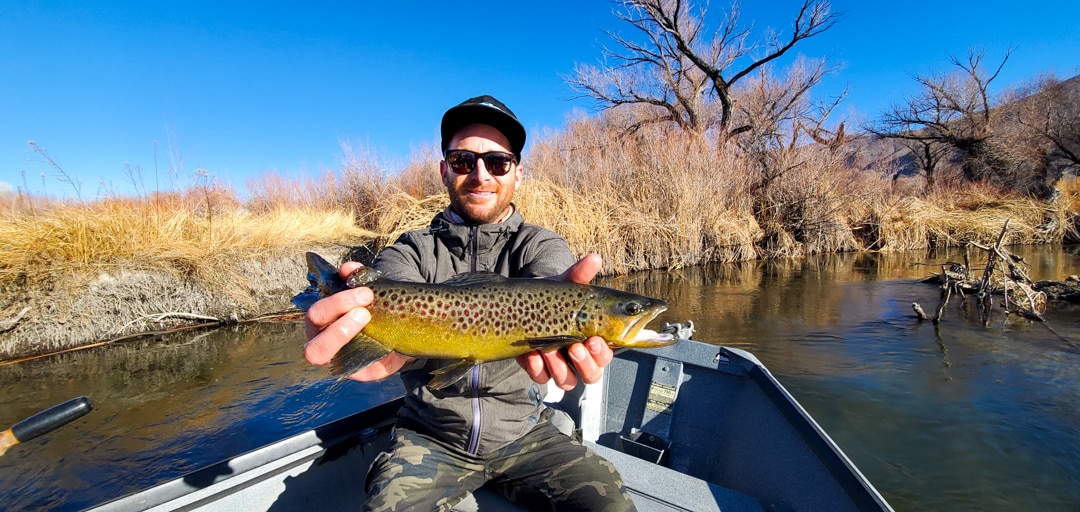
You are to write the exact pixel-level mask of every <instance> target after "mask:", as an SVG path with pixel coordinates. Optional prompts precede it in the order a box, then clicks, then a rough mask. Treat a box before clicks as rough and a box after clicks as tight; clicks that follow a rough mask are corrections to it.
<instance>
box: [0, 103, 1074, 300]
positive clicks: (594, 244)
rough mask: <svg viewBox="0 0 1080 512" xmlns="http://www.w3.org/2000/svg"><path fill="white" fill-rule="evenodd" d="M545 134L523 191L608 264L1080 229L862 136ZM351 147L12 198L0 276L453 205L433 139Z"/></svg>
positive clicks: (386, 232)
mask: <svg viewBox="0 0 1080 512" xmlns="http://www.w3.org/2000/svg"><path fill="white" fill-rule="evenodd" d="M536 138H537V139H538V140H536V142H534V144H533V145H532V146H531V148H530V150H529V152H528V153H527V154H526V155H525V161H524V162H523V165H524V167H525V169H526V173H525V176H526V178H525V182H524V184H523V186H522V188H521V189H520V191H519V193H518V194H517V196H516V200H515V201H516V204H517V205H518V207H519V208H520V209H521V210H522V211H523V212H524V214H525V216H526V219H527V220H528V221H530V222H534V223H537V224H541V225H544V226H547V227H549V228H551V229H553V230H555V231H556V232H558V233H560V234H562V235H563V236H564V237H566V238H567V240H568V241H569V242H570V245H571V247H572V248H573V249H574V250H575V251H576V252H577V253H579V254H584V253H585V252H589V251H595V252H598V253H600V254H601V255H602V256H603V257H604V259H605V267H604V273H605V274H622V273H628V272H632V271H636V270H644V269H656V268H668V269H673V268H680V267H687V266H694V265H698V264H702V263H707V262H715V261H738V260H749V259H756V258H772V257H790V256H799V255H802V254H808V253H822V252H824V253H828V252H840V251H858V250H867V249H870V250H902V249H914V248H923V247H929V246H952V245H957V244H959V243H961V242H964V241H978V242H983V243H985V242H987V241H989V240H992V239H993V238H994V237H995V236H996V234H997V232H998V231H999V230H1000V227H1001V225H1002V223H1003V222H1004V220H1005V219H1011V220H1012V224H1011V226H1012V228H1013V229H1011V230H1010V233H1009V240H1008V241H1009V242H1011V243H1039V242H1048V241H1060V240H1062V239H1066V238H1069V237H1075V236H1076V233H1075V220H1074V217H1075V214H1073V213H1072V212H1075V211H1077V208H1078V206H1080V186H1078V185H1077V184H1076V180H1075V179H1066V180H1063V181H1062V182H1061V183H1059V191H1060V194H1059V199H1058V200H1057V201H1054V202H1040V201H1036V200H1032V199H1028V198H1023V197H1017V196H1011V195H1009V194H1007V193H1005V192H1002V191H1000V190H997V189H993V188H990V187H987V186H980V185H973V184H964V185H960V186H956V185H945V186H939V187H938V188H936V189H934V190H931V191H930V192H922V187H920V186H914V187H903V186H899V185H898V183H897V180H895V179H893V178H892V177H891V176H889V175H888V174H887V173H885V172H879V171H875V170H873V169H870V170H867V169H857V168H853V167H852V166H851V165H849V164H848V162H850V161H852V158H851V154H852V153H853V152H857V151H858V147H855V148H853V149H852V148H848V149H847V150H845V151H846V152H838V151H836V148H826V147H824V146H820V145H806V146H802V147H791V148H787V149H785V150H783V151H778V152H776V153H774V154H772V155H771V156H770V158H771V160H770V161H769V162H768V165H769V166H770V167H768V168H764V167H762V166H763V164H762V161H761V160H760V159H758V160H755V159H754V158H752V157H750V156H748V155H747V154H746V153H745V152H740V151H739V150H737V149H736V148H734V147H731V146H732V145H728V146H724V145H719V144H716V142H715V141H710V140H708V139H707V138H705V137H697V136H692V135H687V134H685V133H682V132H678V131H674V130H671V129H665V128H663V127H651V128H645V129H641V130H637V131H634V132H626V131H624V130H620V129H618V128H617V127H616V126H615V124H614V123H607V122H605V121H604V120H603V119H596V118H578V119H574V120H571V121H569V122H568V123H567V125H566V127H565V129H564V130H561V131H558V132H551V133H545V134H542V135H540V136H538V137H536ZM718 147H719V149H718ZM344 154H345V157H344V159H343V161H342V165H341V168H340V169H336V170H327V171H323V172H322V173H321V174H318V175H316V176H312V177H308V176H289V175H282V174H266V175H263V176H261V177H259V178H258V179H255V180H252V181H249V182H248V183H247V194H246V196H245V197H244V198H243V199H241V198H238V197H237V195H236V194H234V193H233V192H232V191H231V190H230V189H228V188H226V187H222V186H220V185H211V184H206V185H196V186H192V187H189V188H187V189H185V190H183V191H180V192H176V193H168V194H164V193H152V194H144V195H142V196H138V197H123V196H115V197H108V198H105V199H101V200H97V201H92V202H83V201H80V202H77V203H64V202H59V201H51V202H50V201H45V200H42V199H41V198H36V199H35V200H34V203H33V205H32V207H27V206H25V204H28V203H25V201H24V202H23V204H24V206H22V207H20V206H19V204H20V202H19V201H18V200H9V201H7V202H6V203H5V206H6V209H5V211H4V212H2V213H0V280H2V281H3V282H6V283H12V282H13V281H15V280H17V279H19V278H20V276H22V277H21V278H26V277H28V276H34V275H46V274H49V273H56V272H79V271H81V270H90V271H93V270H94V269H97V268H101V267H109V266H126V267H135V268H146V269H159V270H165V271H169V272H177V273H180V274H183V275H187V276H190V277H193V278H206V277H207V276H212V275H216V274H218V273H219V272H218V271H219V270H220V269H221V268H222V267H224V266H227V265H229V262H230V260H235V259H236V258H250V257H252V256H253V255H254V256H256V257H257V256H258V254H260V253H265V252H267V251H270V252H273V251H279V252H280V251H291V250H299V249H300V248H303V247H311V246H319V245H338V246H354V245H365V244H367V245H368V246H369V248H371V249H372V250H376V251H377V250H378V249H379V248H380V247H382V246H383V245H385V244H387V243H391V242H393V240H394V239H396V238H397V236H398V235H400V234H401V233H402V232H404V231H407V230H410V229H416V228H419V227H422V226H424V225H426V224H427V223H428V222H429V220H430V218H431V216H432V215H434V214H435V213H436V212H438V211H439V210H441V209H442V208H443V207H445V205H446V197H445V191H444V190H443V189H442V186H441V184H440V181H439V178H438V162H439V155H438V150H437V148H436V147H435V146H434V145H432V146H431V147H428V148H424V149H422V150H420V151H418V152H417V153H416V154H414V155H413V156H412V158H411V160H410V161H409V162H408V163H407V164H405V165H403V166H397V167H398V168H396V169H395V168H393V167H394V165H392V164H387V163H385V162H382V161H380V160H379V159H377V158H376V157H374V156H373V155H371V154H369V153H367V152H365V151H363V150H354V149H352V148H348V147H346V148H345V151H344ZM905 180H907V178H905ZM9 199H10V198H9Z"/></svg>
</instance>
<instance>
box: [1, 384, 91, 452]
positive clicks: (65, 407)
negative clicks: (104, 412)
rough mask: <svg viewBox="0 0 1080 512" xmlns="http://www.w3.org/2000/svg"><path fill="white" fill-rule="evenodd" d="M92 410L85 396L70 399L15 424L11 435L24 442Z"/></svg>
mask: <svg viewBox="0 0 1080 512" xmlns="http://www.w3.org/2000/svg"><path fill="white" fill-rule="evenodd" d="M93 408H94V405H93V404H91V403H90V399H89V398H86V397H85V396H80V397H78V398H72V399H71V400H68V401H67V402H64V403H62V404H60V405H56V406H53V407H50V408H48V409H46V410H44V411H41V412H39V413H37V414H35V415H33V416H31V417H29V418H26V419H25V420H22V421H20V422H18V423H16V424H15V426H13V427H11V433H12V434H13V435H14V436H15V439H18V440H19V442H20V443H22V442H26V441H29V440H31V439H33V438H35V437H37V436H40V435H41V434H45V433H47V432H50V431H52V430H54V429H57V428H60V427H62V426H64V425H67V424H68V423H71V422H72V421H75V420H76V419H78V418H80V417H82V415H84V414H86V413H88V412H90V410H92V409H93Z"/></svg>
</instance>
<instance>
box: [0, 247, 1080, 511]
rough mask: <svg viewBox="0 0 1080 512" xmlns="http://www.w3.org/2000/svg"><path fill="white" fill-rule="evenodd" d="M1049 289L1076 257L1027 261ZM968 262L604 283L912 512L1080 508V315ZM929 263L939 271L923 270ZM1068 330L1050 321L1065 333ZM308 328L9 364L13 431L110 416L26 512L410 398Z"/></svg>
mask: <svg viewBox="0 0 1080 512" xmlns="http://www.w3.org/2000/svg"><path fill="white" fill-rule="evenodd" d="M1012 250H1013V252H1015V253H1017V254H1019V255H1021V256H1024V257H1025V258H1026V260H1027V261H1028V263H1029V265H1030V270H1031V276H1032V277H1033V278H1034V279H1062V278H1063V277H1064V276H1067V275H1069V274H1078V273H1080V258H1078V257H1077V255H1076V253H1075V252H1070V251H1069V250H1060V249H1059V248H1050V249H1047V248H1013V249H1012ZM950 260H952V261H961V260H962V254H960V253H958V252H956V251H952V252H938V253H934V252H919V253H911V254H903V255H898V254H845V255H827V256H822V257H815V258H806V259H802V260H790V261H787V260H785V261H767V262H743V263H737V264H725V265H712V266H705V267H695V268H686V269H681V270H678V271H673V272H653V273H641V274H635V275H631V276H625V277H620V278H612V279H604V280H601V281H599V284H602V285H605V286H612V287H616V288H621V289H627V290H631V291H634V292H637V293H642V294H645V295H650V296H655V297H660V298H664V299H666V300H668V301H669V302H670V303H671V305H672V308H671V310H669V311H668V312H666V313H665V314H664V315H663V316H662V317H661V318H660V319H659V322H663V321H684V320H694V322H695V323H696V325H697V327H698V334H697V335H696V336H695V337H696V338H698V339H701V340H703V341H709V342H714V343H722V344H725V345H730V346H736V347H740V348H744V349H746V350H749V351H751V352H752V353H754V354H755V355H756V356H757V357H758V358H759V359H761V360H762V361H763V362H764V363H765V364H766V365H767V366H768V367H769V369H770V370H771V371H772V372H773V373H774V374H776V375H777V376H778V378H780V380H781V381H782V382H783V383H784V384H785V386H787V387H788V389H789V390H790V391H791V392H792V393H793V394H794V395H795V396H796V398H798V399H799V401H800V402H801V403H802V404H803V405H804V406H805V407H806V408H807V409H808V410H809V411H810V412H811V414H813V415H814V417H815V419H817V420H818V422H819V423H821V424H822V426H823V427H824V428H825V429H826V430H827V431H828V432H829V434H830V435H831V436H832V437H833V438H834V439H835V440H836V441H837V442H838V443H839V444H840V446H841V447H842V448H843V449H844V450H845V451H846V452H847V454H848V455H849V456H850V457H851V458H852V459H853V460H854V461H855V462H856V464H857V465H858V466H859V467H860V469H861V470H862V471H863V472H864V473H865V474H866V475H867V476H868V477H869V478H870V480H871V481H872V482H874V484H875V485H876V486H877V487H878V488H879V489H880V490H881V491H882V493H883V494H884V495H885V496H886V497H887V498H888V499H889V500H890V502H891V503H892V504H893V506H894V507H896V509H897V510H987V509H995V510H999V509H1000V510H1076V505H1075V504H1076V503H1078V502H1080V457H1078V456H1077V455H1078V454H1080V412H1078V411H1080V348H1078V347H1080V343H1078V341H1077V340H1080V306H1077V305H1072V304H1055V305H1053V306H1052V307H1051V308H1050V309H1049V310H1048V311H1047V313H1046V318H1047V321H1048V322H1047V325H1043V324H1038V323H1033V322H1030V321H1027V320H1023V319H1018V318H1016V317H1015V316H1013V317H1006V316H1004V315H998V316H997V317H995V319H994V321H993V322H991V325H990V326H989V327H985V326H983V324H982V323H981V322H980V320H979V318H978V313H977V312H976V311H974V308H968V307H965V305H964V304H962V303H961V301H954V302H950V307H949V309H948V310H947V311H946V313H945V317H944V320H943V322H942V323H941V324H940V325H937V326H935V325H933V324H931V323H930V322H919V321H917V320H916V319H915V317H914V313H913V312H912V310H911V303H912V302H922V303H924V304H930V305H931V306H930V307H933V306H934V305H936V304H937V300H938V291H937V288H936V287H934V286H930V285H926V284H920V283H919V280H920V279H922V278H923V277H926V276H927V275H929V273H930V272H931V271H935V270H937V268H938V267H939V266H940V264H942V263H944V262H946V261H950ZM921 264H928V265H921ZM1048 326H1049V327H1048ZM302 344H303V335H302V331H301V326H300V325H299V324H298V323H265V324H256V325H247V326H236V327H231V328H227V329H219V330H215V331H210V332H203V333H195V334H184V335H176V336H169V337H164V338H161V339H154V340H144V341H138V342H131V343H126V344H121V345H115V346H109V347H104V348H101V349H96V350H91V351H85V352H78V353H72V354H68V355H64V356H60V357H57V358H53V359H49V360H40V361H34V362H29V363H24V364H20V365H14V366H7V367H0V382H2V384H3V385H2V386H0V425H11V424H12V423H14V422H16V421H18V420H20V419H22V418H24V417H26V416H29V415H30V414H33V413H34V412H37V411H39V410H41V409H43V408H45V407H48V406H51V405H54V404H56V403H60V402H62V401H64V400H67V399H69V398H72V397H74V396H78V395H87V396H89V397H90V398H91V399H92V400H94V403H95V406H96V407H95V410H94V412H92V413H91V414H89V415H87V416H86V417H84V418H82V419H80V420H78V421H76V422H74V423H72V424H70V425H68V426H67V427H65V428H63V429H61V430H60V431H57V432H55V433H52V434H49V435H47V436H45V437H44V438H41V439H38V440H34V441H31V442H29V443H26V444H24V445H19V446H16V447H14V448H12V449H11V450H10V451H9V452H8V453H7V454H6V455H5V456H4V457H3V459H2V460H0V503H3V508H8V509H12V510H15V509H42V508H52V509H64V510H75V509H81V508H84V507H86V506H89V505H91V504H93V503H96V502H98V501H101V500H104V499H109V498H113V497H117V496H119V495H121V494H123V493H127V492H130V491H133V490H136V489H139V488H141V487H144V486H146V485H149V484H150V483H153V482H157V481H161V480H164V479H168V478H172V477H175V476H179V475H181V474H183V473H185V472H187V471H190V470H192V469H194V468H196V467H200V466H202V465H205V464H208V463H211V462H216V461H217V460H220V459H222V458H225V457H228V456H231V455H235V454H239V453H242V452H245V451H248V450H250V449H253V448H255V447H257V446H261V445H263V444H266V443H268V442H271V441H274V440H277V439H280V438H282V437H285V436H287V435H290V434H292V433H296V432H299V431H301V430H303V429H307V428H311V427H314V426H317V425H320V424H323V423H325V422H327V421H330V420H332V419H334V418H337V417H341V416H343V415H345V414H348V413H349V412H352V411H355V410H358V409H362V408H364V407H366V406H368V405H369V404H371V403H375V402H376V401H380V400H383V399H385V398H387V397H389V396H395V395H397V394H398V393H399V392H400V391H399V388H398V384H397V382H396V380H395V379H390V380H388V381H387V382H386V383H383V384H378V385H368V386H365V385H359V384H354V383H351V382H348V383H343V384H335V383H334V381H332V380H330V379H328V378H327V376H326V373H325V372H324V371H323V370H321V369H318V368H313V367H311V366H309V365H307V363H305V362H304V361H303V359H302V357H301V354H300V347H301V346H302Z"/></svg>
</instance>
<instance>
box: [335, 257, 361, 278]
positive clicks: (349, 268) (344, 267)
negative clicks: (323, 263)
mask: <svg viewBox="0 0 1080 512" xmlns="http://www.w3.org/2000/svg"><path fill="white" fill-rule="evenodd" d="M363 266H364V265H362V264H360V263H359V262H356V261H346V262H345V263H342V264H341V266H340V267H338V274H341V278H342V279H348V278H349V276H351V275H352V273H353V272H356V269H358V268H360V267H363Z"/></svg>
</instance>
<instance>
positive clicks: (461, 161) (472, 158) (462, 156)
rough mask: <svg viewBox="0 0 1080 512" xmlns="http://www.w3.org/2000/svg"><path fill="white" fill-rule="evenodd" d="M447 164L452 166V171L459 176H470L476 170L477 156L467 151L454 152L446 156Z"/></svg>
mask: <svg viewBox="0 0 1080 512" xmlns="http://www.w3.org/2000/svg"><path fill="white" fill-rule="evenodd" d="M446 163H447V164H448V165H450V170H452V171H454V172H456V173H458V174H469V173H470V172H472V171H473V169H476V155H475V154H474V153H471V152H467V151H454V152H452V153H450V154H448V155H446ZM485 163H486V162H485Z"/></svg>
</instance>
